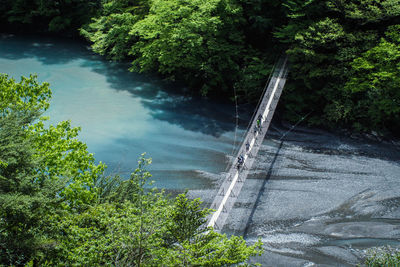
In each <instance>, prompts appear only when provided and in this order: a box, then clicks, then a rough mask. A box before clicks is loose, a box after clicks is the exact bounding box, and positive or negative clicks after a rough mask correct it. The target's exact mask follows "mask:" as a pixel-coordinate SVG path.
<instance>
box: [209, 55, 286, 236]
mask: <svg viewBox="0 0 400 267" xmlns="http://www.w3.org/2000/svg"><path fill="white" fill-rule="evenodd" d="M287 71H288V68H287V58H285V59H283V60H282V61H281V62H280V63H279V64H277V66H276V68H275V70H274V73H273V75H272V77H271V79H270V81H269V83H268V86H267V89H266V91H265V94H264V95H263V98H262V101H261V102H260V104H259V106H258V109H257V112H256V113H255V115H254V116H253V118H252V122H251V124H250V127H249V128H248V130H247V132H246V135H245V138H244V139H243V140H242V144H241V146H240V148H239V150H238V152H237V155H236V158H233V160H232V162H231V166H230V168H229V171H228V173H227V176H226V178H225V180H224V182H223V183H222V185H221V187H220V189H219V190H218V193H217V195H216V197H215V198H214V201H213V203H212V204H211V208H212V209H214V210H215V212H214V213H213V214H212V215H211V218H210V219H209V222H208V225H207V226H209V227H213V228H214V229H215V230H222V228H223V226H224V224H225V221H226V219H227V217H228V215H229V212H230V210H231V209H232V207H233V205H234V204H235V202H236V199H237V198H238V196H239V193H240V191H241V189H242V186H243V183H244V182H245V181H246V178H247V176H248V174H249V170H250V169H251V167H252V165H253V162H254V160H255V158H256V156H257V154H258V150H259V148H260V146H261V144H262V141H263V140H264V138H265V135H266V133H267V131H268V128H269V125H270V123H271V120H272V117H273V115H274V112H275V109H276V106H277V104H278V101H279V97H280V95H281V93H282V89H283V87H284V85H285V82H286V75H287ZM259 118H261V120H260V122H261V125H260V127H257V120H258V119H259ZM246 144H247V148H246ZM240 155H242V156H243V159H244V163H243V164H242V167H240V168H238V167H237V164H236V162H237V159H238V157H239V156H240Z"/></svg>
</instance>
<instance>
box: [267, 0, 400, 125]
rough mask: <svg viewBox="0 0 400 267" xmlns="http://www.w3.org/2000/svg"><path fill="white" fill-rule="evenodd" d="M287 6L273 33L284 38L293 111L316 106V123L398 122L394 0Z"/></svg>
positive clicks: (398, 4) (399, 9)
mask: <svg viewBox="0 0 400 267" xmlns="http://www.w3.org/2000/svg"><path fill="white" fill-rule="evenodd" d="M286 12H287V16H288V18H289V21H288V23H287V24H286V25H284V26H283V27H280V28H279V30H278V31H276V33H275V36H276V37H278V38H280V39H281V40H282V41H283V42H286V43H288V44H290V48H289V49H288V50H287V53H288V54H289V56H290V60H291V62H292V67H291V86H290V87H289V88H290V89H289V90H288V92H287V93H286V94H285V96H286V98H285V100H286V102H287V103H288V109H289V110H291V111H292V113H293V115H295V114H296V112H297V113H303V112H304V111H307V110H315V111H316V113H315V115H316V116H313V118H312V122H314V123H316V124H325V125H326V124H328V125H329V124H330V125H333V124H336V123H340V124H341V125H347V126H352V127H353V128H354V129H356V130H368V129H373V130H378V131H385V130H392V131H393V132H394V131H396V130H398V129H400V120H399V100H400V98H399V96H400V95H399V90H398V88H399V87H398V77H399V71H400V65H399V62H400V61H399V57H398V53H399V52H398V51H399V44H400V43H399V35H398V30H399V25H398V24H399V23H400V21H399V19H400V1H398V0H384V1H380V0H368V1H339V0H335V1H334V0H332V1H312V0H309V1H290V2H288V5H286ZM321 114H322V116H321Z"/></svg>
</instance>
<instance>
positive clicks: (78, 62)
mask: <svg viewBox="0 0 400 267" xmlns="http://www.w3.org/2000/svg"><path fill="white" fill-rule="evenodd" d="M128 67H129V64H127V63H126V64H124V63H113V62H109V61H107V60H105V59H104V58H103V57H101V56H98V55H95V54H94V53H93V52H91V51H90V49H89V48H88V47H87V44H85V43H82V42H78V41H73V40H67V39H56V38H48V37H39V36H33V37H32V36H30V37H27V36H24V37H21V36H14V35H1V38H0V73H6V74H8V75H9V76H11V77H13V78H15V79H17V80H19V79H20V76H22V75H23V76H28V75H29V74H30V73H37V74H38V79H39V81H41V82H42V81H46V82H49V83H50V85H51V89H52V90H53V98H52V100H51V107H50V109H49V110H48V111H47V112H46V113H45V115H47V116H50V123H56V122H58V121H61V120H71V122H72V125H74V126H81V127H82V131H81V133H80V139H81V140H82V141H83V142H85V143H86V144H87V145H88V150H89V151H90V152H92V153H94V154H95V157H96V160H97V161H103V162H105V163H106V164H107V165H108V170H107V172H108V173H120V174H122V175H124V176H125V177H128V176H129V174H130V173H131V172H132V170H133V169H134V168H135V167H136V164H137V159H138V157H139V155H140V154H141V153H143V152H146V153H147V156H148V157H151V158H152V159H153V164H152V165H151V167H150V171H151V172H152V174H153V178H152V179H153V180H155V181H156V186H157V187H162V188H172V189H184V188H190V189H193V188H204V187H208V186H209V183H210V180H208V179H207V178H206V176H207V175H204V173H211V174H217V173H219V172H221V171H223V170H224V169H225V167H226V155H225V154H229V153H230V152H231V150H232V143H233V139H234V138H233V136H234V129H235V120H234V115H235V114H234V106H233V105H232V104H229V103H225V104H223V103H217V102H212V101H210V100H206V99H199V98H195V97H190V96H185V94H182V92H181V91H182V87H180V88H179V86H178V85H176V84H173V83H167V82H164V81H162V80H160V79H159V78H156V77H154V76H149V75H147V76H146V75H140V74H135V73H131V72H129V71H127V68H128Z"/></svg>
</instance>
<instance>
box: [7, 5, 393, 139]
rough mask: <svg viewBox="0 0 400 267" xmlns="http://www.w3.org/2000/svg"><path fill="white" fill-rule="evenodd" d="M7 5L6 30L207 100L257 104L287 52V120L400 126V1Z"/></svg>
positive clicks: (384, 131)
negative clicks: (85, 45)
mask: <svg viewBox="0 0 400 267" xmlns="http://www.w3.org/2000/svg"><path fill="white" fill-rule="evenodd" d="M3 2H4V4H3V5H2V6H0V11H1V13H0V21H1V22H2V23H1V24H2V28H3V30H12V29H14V30H19V31H21V30H22V31H30V32H31V31H35V32H42V33H55V34H62V35H67V36H75V37H77V36H80V37H83V38H86V39H87V40H88V41H89V42H90V43H91V46H92V48H93V50H94V51H95V52H96V53H99V54H101V55H104V56H106V57H107V58H109V59H112V60H120V61H130V62H131V63H132V64H131V68H130V70H131V71H135V72H153V73H154V72H155V73H159V74H160V75H161V76H162V77H164V78H166V79H169V80H173V81H182V82H184V83H185V84H186V85H187V86H188V87H189V88H190V89H191V90H192V92H193V93H194V94H201V95H204V96H208V97H230V98H235V97H236V98H237V99H238V101H239V102H257V99H258V98H259V96H260V94H261V92H262V89H263V86H264V84H265V82H266V79H267V78H268V75H269V73H270V72H271V69H272V66H273V64H274V62H275V61H276V60H277V58H278V57H279V56H280V55H282V54H284V53H286V54H287V55H288V56H289V60H290V63H291V67H290V77H289V82H288V85H287V87H286V89H285V90H284V93H283V100H282V101H281V104H280V106H279V108H280V110H282V111H283V114H284V118H285V119H286V120H289V121H293V122H295V121H297V120H298V119H299V118H301V117H303V116H304V115H305V114H308V113H310V116H309V117H308V118H307V120H308V123H309V124H310V125H317V126H320V127H326V128H337V127H341V128H347V129H350V130H352V131H357V132H373V133H375V134H378V135H393V134H394V135H398V133H399V132H400V130H399V129H400V90H398V88H399V87H400V75H399V71H400V65H399V64H400V63H399V62H400V33H399V32H400V0H361V1H360V0H349V1H344V0H328V1H320V0H285V1H277V0H210V1H201V0H190V1H189V0H88V1H83V0H57V1H44V0H16V1H15V0H5V1H3ZM234 92H236V93H234Z"/></svg>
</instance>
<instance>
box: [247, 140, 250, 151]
mask: <svg viewBox="0 0 400 267" xmlns="http://www.w3.org/2000/svg"><path fill="white" fill-rule="evenodd" d="M249 150H250V144H249V141H247V142H246V152H249Z"/></svg>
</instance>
